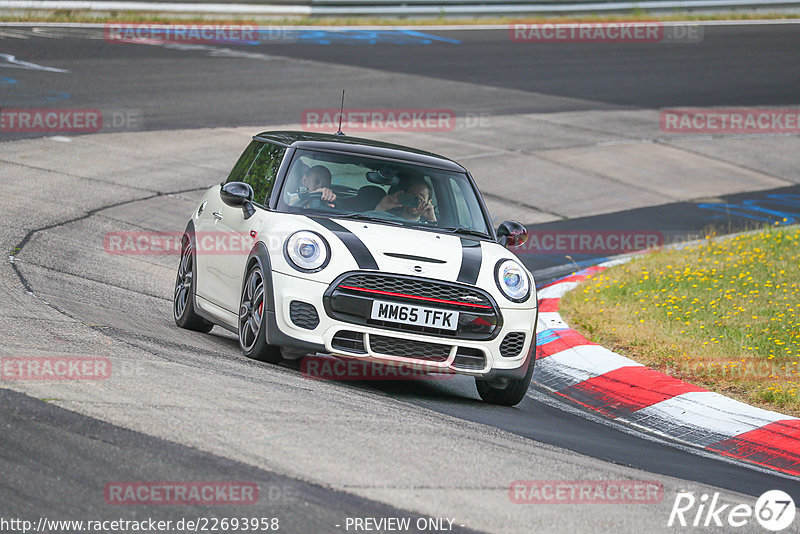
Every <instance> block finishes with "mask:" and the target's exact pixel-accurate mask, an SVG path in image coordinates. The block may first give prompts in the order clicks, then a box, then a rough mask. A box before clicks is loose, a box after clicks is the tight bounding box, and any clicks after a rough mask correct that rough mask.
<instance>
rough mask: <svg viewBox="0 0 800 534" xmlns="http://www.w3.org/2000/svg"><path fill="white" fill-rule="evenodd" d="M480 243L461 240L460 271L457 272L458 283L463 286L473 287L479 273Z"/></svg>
mask: <svg viewBox="0 0 800 534" xmlns="http://www.w3.org/2000/svg"><path fill="white" fill-rule="evenodd" d="M482 258H483V255H482V253H481V242H480V241H474V240H472V239H467V238H465V237H462V238H461V270H459V271H458V279H457V280H458V281H459V282H462V283H464V284H471V285H475V282H477V281H478V274H479V273H480V272H481V260H482Z"/></svg>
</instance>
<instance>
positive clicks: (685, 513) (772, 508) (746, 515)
mask: <svg viewBox="0 0 800 534" xmlns="http://www.w3.org/2000/svg"><path fill="white" fill-rule="evenodd" d="M796 511H797V510H796V509H795V506H794V500H793V499H792V497H791V496H790V495H789V494H788V493H786V492H784V491H781V490H770V491H767V492H765V493H764V494H762V495H761V497H759V498H758V500H757V501H756V504H755V506H754V507H753V506H750V505H749V504H736V505H731V504H722V503H720V499H719V493H714V495H713V496H712V497H709V496H708V495H707V494H705V493H704V494H702V495H701V496H700V497H695V494H694V493H691V492H680V493H678V494H677V495H676V496H675V503H674V504H673V505H672V511H671V512H670V514H669V521H667V526H668V527H672V526H681V527H687V526H690V527H733V528H738V527H743V526H745V525H747V524H749V523H750V522H751V521H752V519H753V518H755V520H756V521H758V523H759V524H760V525H761V526H762V527H763V528H765V529H767V530H770V531H772V532H778V531H781V530H784V529H785V528H787V527H789V526H790V525H791V524H792V523H793V522H794V516H795V513H796Z"/></svg>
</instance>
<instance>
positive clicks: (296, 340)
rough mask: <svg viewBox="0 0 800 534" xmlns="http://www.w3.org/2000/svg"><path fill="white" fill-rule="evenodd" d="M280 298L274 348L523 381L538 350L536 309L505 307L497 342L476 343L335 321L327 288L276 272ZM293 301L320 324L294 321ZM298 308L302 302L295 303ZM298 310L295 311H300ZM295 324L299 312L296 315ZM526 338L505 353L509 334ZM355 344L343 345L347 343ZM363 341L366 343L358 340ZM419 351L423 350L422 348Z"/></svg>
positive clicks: (270, 336) (271, 330)
mask: <svg viewBox="0 0 800 534" xmlns="http://www.w3.org/2000/svg"><path fill="white" fill-rule="evenodd" d="M272 284H273V295H274V298H275V302H274V305H275V313H274V321H273V319H272V317H268V319H269V322H270V324H269V329H268V332H269V334H268V341H269V343H270V344H275V345H280V346H283V347H287V348H292V349H298V350H302V351H307V352H321V353H327V354H332V355H334V356H338V357H342V358H353V359H358V360H362V361H367V362H378V363H382V364H386V365H394V366H404V367H413V368H414V369H415V370H419V371H422V372H431V373H458V374H464V375H470V376H476V377H480V378H521V377H522V376H524V375H525V372H526V371H527V368H528V364H529V362H530V361H532V352H533V349H535V343H534V340H535V326H536V311H537V310H536V308H528V309H520V308H502V307H501V308H500V313H501V314H502V327H501V328H500V330H499V331H498V332H497V334H496V335H494V336H493V337H492V339H488V340H474V339H460V338H458V337H442V336H432V335H426V334H420V333H417V332H410V331H409V332H405V331H398V330H397V329H392V330H389V329H386V328H380V327H376V326H371V325H367V324H355V323H352V322H346V321H342V320H339V319H334V318H332V317H330V316H329V315H328V314H327V313H326V311H325V307H324V304H323V295H324V293H325V291H326V290H327V289H328V285H326V284H323V283H320V282H316V281H313V280H308V279H305V278H301V277H299V276H292V275H287V274H284V273H280V272H276V271H273V272H272ZM292 302H300V303H304V304H305V305H309V304H310V305H311V306H313V307H314V308H315V310H316V315H317V321H316V324H315V325H314V322H313V321H312V322H311V323H310V324H309V323H308V322H303V321H298V322H300V323H301V324H302V325H303V326H298V324H296V323H295V322H293V318H292V313H291V310H290V307H291V306H292ZM295 306H297V304H295ZM295 310H296V308H295ZM295 320H296V314H295ZM509 333H515V334H516V335H517V339H518V338H519V334H524V342H522V344H521V348H520V344H519V343H516V344H515V345H514V347H513V349H514V350H513V351H511V352H513V354H510V351H509V350H508V345H506V347H505V350H504V351H502V352H503V353H505V354H506V355H505V356H504V355H503V354H501V344H502V343H503V341H504V340H505V339H506V335H507V334H509ZM345 338H347V339H355V340H356V342H355V343H350V342H348V343H342V340H343V339H345ZM358 339H360V340H361V341H360V342H358ZM417 349H420V350H417Z"/></svg>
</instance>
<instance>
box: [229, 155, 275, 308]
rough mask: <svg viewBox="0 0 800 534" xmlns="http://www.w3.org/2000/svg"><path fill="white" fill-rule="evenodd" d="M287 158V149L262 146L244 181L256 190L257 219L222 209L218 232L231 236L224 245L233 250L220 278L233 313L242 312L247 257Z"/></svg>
mask: <svg viewBox="0 0 800 534" xmlns="http://www.w3.org/2000/svg"><path fill="white" fill-rule="evenodd" d="M285 154H286V147H283V146H280V145H276V144H272V143H268V142H265V143H262V146H261V149H260V151H259V153H258V155H257V156H256V158H255V160H254V161H253V164H252V165H251V166H250V169H249V170H248V171H247V173H246V175H245V177H244V179H242V180H240V181H243V182H245V183H247V184H249V185H250V187H252V188H253V204H255V206H256V213H255V214H254V215H253V216H251V217H249V218H247V219H245V213H244V210H242V208H237V207H233V206H228V205H223V207H222V217H221V218H220V219H219V220H218V222H217V229H218V231H220V232H225V234H226V235H227V236H228V238H227V239H223V241H224V242H225V243H226V244H227V246H229V247H230V248H231V250H230V253H228V254H219V258H218V259H217V267H218V269H219V272H218V273H217V277H218V279H219V282H220V286H221V290H222V291H221V295H220V299H221V300H220V306H222V307H223V308H225V309H228V310H230V311H234V312H235V311H236V310H238V309H239V299H240V296H241V295H240V292H241V288H242V280H243V279H244V275H245V272H244V270H245V264H246V262H247V256H248V254H249V253H250V249H251V248H252V245H253V244H254V243H255V240H256V238H257V237H258V232H259V230H260V229H261V224H262V222H263V219H264V214H265V212H264V210H265V209H266V206H267V204H268V202H269V197H270V195H271V194H272V188H273V186H274V185H275V178H276V176H277V174H278V169H279V168H280V165H281V161H282V160H283V157H284V156H285ZM265 274H268V273H265Z"/></svg>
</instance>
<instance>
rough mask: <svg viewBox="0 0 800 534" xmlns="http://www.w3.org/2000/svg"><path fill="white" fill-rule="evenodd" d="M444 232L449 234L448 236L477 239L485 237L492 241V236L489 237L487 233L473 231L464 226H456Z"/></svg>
mask: <svg viewBox="0 0 800 534" xmlns="http://www.w3.org/2000/svg"><path fill="white" fill-rule="evenodd" d="M442 231H444V232H447V233H448V234H465V235H471V236H475V237H483V238H485V239H491V236H489V235H488V234H487V233H486V232H481V231H480V230H473V229H472V228H466V227H464V226H456V227H455V228H442Z"/></svg>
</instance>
